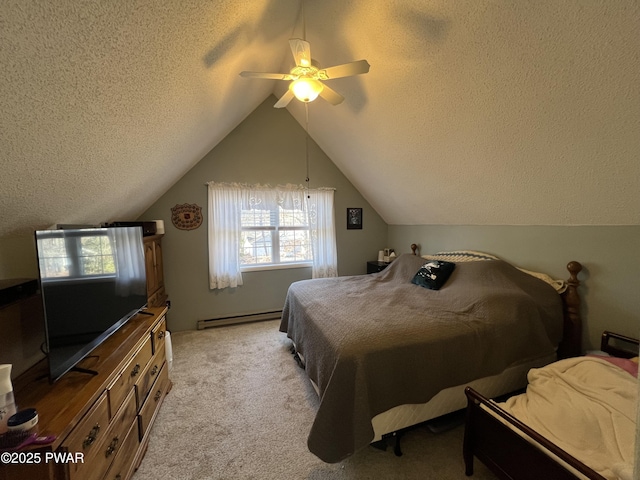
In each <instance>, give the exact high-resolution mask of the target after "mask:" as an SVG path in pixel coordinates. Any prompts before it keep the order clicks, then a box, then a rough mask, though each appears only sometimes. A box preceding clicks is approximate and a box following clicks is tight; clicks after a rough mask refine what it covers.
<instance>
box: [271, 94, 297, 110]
mask: <svg viewBox="0 0 640 480" xmlns="http://www.w3.org/2000/svg"><path fill="white" fill-rule="evenodd" d="M293 97H294V95H293V91H292V90H291V89H289V90H287V91H286V92H285V94H284V95H282V96H281V97H280V100H278V101H277V102H276V104H275V105H274V106H273V107H274V108H283V107H286V106H287V105H289V102H290V101H291V100H293Z"/></svg>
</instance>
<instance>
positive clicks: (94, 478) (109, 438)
mask: <svg viewBox="0 0 640 480" xmlns="http://www.w3.org/2000/svg"><path fill="white" fill-rule="evenodd" d="M135 419H136V402H135V398H134V394H133V390H131V392H130V393H129V395H128V396H127V398H126V400H125V401H124V403H123V404H122V408H120V410H118V411H117V412H116V415H115V417H114V418H113V420H112V421H111V424H110V425H109V429H108V430H107V431H106V432H105V434H104V437H103V438H102V441H101V442H100V444H98V445H97V446H96V451H95V452H94V454H93V456H92V457H91V461H90V462H86V460H85V463H84V464H79V465H78V468H77V470H76V472H75V473H76V475H75V476H74V475H72V478H75V479H78V480H100V479H101V478H102V477H103V476H104V473H105V472H106V471H107V470H108V468H109V466H110V465H111V462H112V461H113V459H114V458H115V456H116V454H117V453H118V452H119V451H120V449H121V447H122V442H123V441H124V439H125V437H126V434H127V432H128V431H129V429H130V428H131V424H132V423H134V422H135Z"/></svg>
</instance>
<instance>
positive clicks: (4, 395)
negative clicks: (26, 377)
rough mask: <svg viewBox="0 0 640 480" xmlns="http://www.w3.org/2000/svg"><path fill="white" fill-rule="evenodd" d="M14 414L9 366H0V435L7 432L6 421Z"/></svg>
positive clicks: (14, 407)
mask: <svg viewBox="0 0 640 480" xmlns="http://www.w3.org/2000/svg"><path fill="white" fill-rule="evenodd" d="M14 413H16V402H15V399H14V398H13V385H11V364H7V363H5V364H2V365H0V433H5V432H6V431H7V430H8V427H7V420H9V417H10V416H11V415H13V414H14Z"/></svg>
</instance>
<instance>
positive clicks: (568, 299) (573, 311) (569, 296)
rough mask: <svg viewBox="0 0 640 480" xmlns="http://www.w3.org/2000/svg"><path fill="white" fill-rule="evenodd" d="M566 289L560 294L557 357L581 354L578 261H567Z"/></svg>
mask: <svg viewBox="0 0 640 480" xmlns="http://www.w3.org/2000/svg"><path fill="white" fill-rule="evenodd" d="M567 270H569V279H568V280H567V289H566V290H565V291H564V292H563V293H561V294H560V296H561V297H562V307H563V314H564V327H563V333H562V341H561V342H560V345H559V346H558V358H567V357H577V356H578V355H582V317H581V316H580V294H579V293H578V287H579V286H580V280H578V273H580V271H581V270H582V265H581V264H580V262H576V261H573V262H569V263H568V264H567Z"/></svg>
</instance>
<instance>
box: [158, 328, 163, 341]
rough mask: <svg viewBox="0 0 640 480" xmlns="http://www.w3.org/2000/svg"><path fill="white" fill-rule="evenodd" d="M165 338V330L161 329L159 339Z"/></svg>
mask: <svg viewBox="0 0 640 480" xmlns="http://www.w3.org/2000/svg"><path fill="white" fill-rule="evenodd" d="M163 338H164V330H160V331H159V332H158V340H162V339H163Z"/></svg>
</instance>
